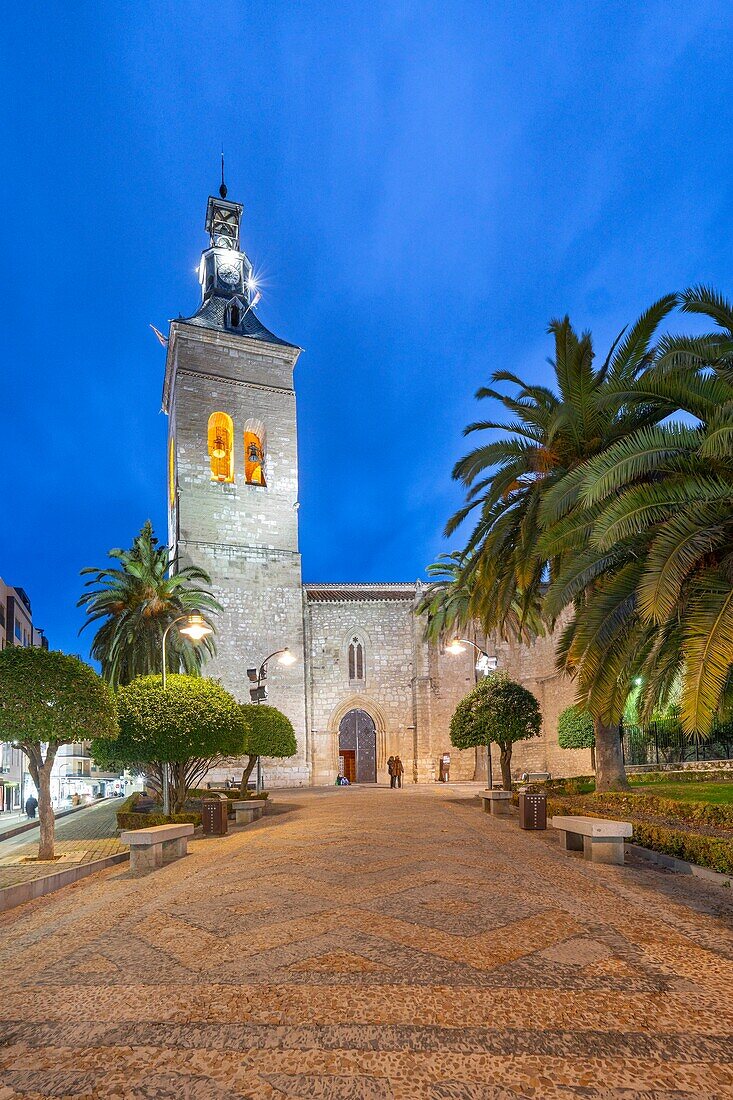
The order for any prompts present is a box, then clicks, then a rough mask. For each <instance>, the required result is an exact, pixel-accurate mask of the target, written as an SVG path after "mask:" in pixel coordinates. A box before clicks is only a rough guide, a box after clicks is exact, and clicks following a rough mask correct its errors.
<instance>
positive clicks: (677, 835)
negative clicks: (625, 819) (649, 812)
mask: <svg viewBox="0 0 733 1100" xmlns="http://www.w3.org/2000/svg"><path fill="white" fill-rule="evenodd" d="M634 841H635V842H636V843H637V844H640V845H641V846H642V847H643V848H651V850H652V851H653V852H664V854H665V855H668V856H675V857H676V858H677V859H684V860H686V861H687V862H688V863H697V864H698V866H700V867H710V868H712V870H713V871H720V872H722V874H724V875H730V874H733V840H728V839H727V838H726V837H722V836H704V835H702V834H701V833H686V832H684V831H683V830H681V829H667V828H665V827H664V826H662V825H650V824H649V823H648V822H646V821H635V822H634Z"/></svg>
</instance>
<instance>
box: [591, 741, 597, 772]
mask: <svg viewBox="0 0 733 1100" xmlns="http://www.w3.org/2000/svg"><path fill="white" fill-rule="evenodd" d="M590 766H591V768H592V769H593V774H594V775H595V773H596V747H595V745H591V747H590Z"/></svg>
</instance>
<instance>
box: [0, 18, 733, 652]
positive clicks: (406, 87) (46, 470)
mask: <svg viewBox="0 0 733 1100" xmlns="http://www.w3.org/2000/svg"><path fill="white" fill-rule="evenodd" d="M732 52H733V7H731V4H730V3H729V2H727V0H720V2H714V0H711V2H705V0H694V2H692V3H690V2H689V0H686V2H684V3H679V2H676V0H645V2H644V3H642V4H640V3H637V2H628V3H619V2H613V0H611V2H607V3H597V2H594V0H587V2H582V0H565V2H552V0H542V2H537V0H527V2H526V3H523V4H519V3H511V2H507V0H495V2H489V0H474V2H451V0H448V2H445V0H442V2H440V3H438V2H435V0H422V2H409V0H403V2H401V3H385V2H380V0H373V2H371V3H369V4H365V3H361V2H355V0H346V2H342V3H338V4H337V3H333V2H330V3H329V2H319V0H311V2H309V3H304V2H293V0H268V2H267V3H250V4H247V5H245V4H244V3H242V2H233V0H219V2H217V3H216V4H213V3H192V2H187V0H176V2H172V0H171V2H169V3H163V2H157V3H153V2H145V0H135V2H133V3H120V0H115V2H111V0H94V2H92V0H80V2H73V3H69V2H67V0H63V2H60V0H45V2H43V3H39V2H38V0H31V2H29V3H24V4H23V5H6V6H5V7H4V10H3V27H2V35H0V81H1V82H2V85H3V96H2V104H3V106H2V112H3V153H4V156H3V171H2V173H0V197H1V201H2V230H1V232H2V236H3V243H4V246H3V249H2V255H3V258H4V262H3V265H2V269H1V271H0V282H1V283H2V288H1V289H2V302H3V315H4V320H3V354H2V360H3V388H2V399H1V401H0V407H1V408H2V430H1V431H0V449H1V450H0V453H1V455H2V461H1V462H0V500H1V502H2V505H1V507H2V537H1V539H0V575H2V576H3V577H4V579H5V580H6V581H8V582H10V583H13V584H18V585H22V586H23V587H25V588H26V589H27V591H28V593H29V595H30V596H31V599H32V601H33V607H34V612H35V617H36V620H37V622H38V623H39V624H40V625H41V626H44V627H45V628H46V630H47V633H48V636H49V638H50V641H51V644H52V646H54V647H60V648H63V649H67V650H70V651H72V652H82V653H83V654H86V653H87V647H88V639H87V638H86V635H84V636H82V639H81V640H79V639H78V638H77V630H78V627H79V624H80V622H81V616H80V613H79V612H78V611H77V609H76V608H75V602H76V599H77V597H78V595H79V592H80V589H81V581H80V579H79V576H78V572H79V569H80V568H81V567H82V566H84V565H90V564H98V565H103V564H105V562H106V552H107V549H108V548H109V547H111V546H119V545H125V546H127V545H129V543H130V541H131V539H132V537H133V535H134V534H135V533H136V532H137V530H138V529H139V528H140V526H141V524H142V523H143V521H144V520H145V519H147V518H148V517H150V518H151V519H152V520H153V521H154V524H155V527H156V529H157V531H158V532H159V534H160V535H161V537H162V538H165V530H166V524H165V453H164V452H165V433H166V425H165V419H164V417H163V416H162V415H161V414H160V412H159V409H160V391H161V381H162V376H163V364H164V353H163V350H162V349H161V347H160V346H159V345H158V343H157V342H156V341H155V339H154V337H153V336H152V334H151V332H150V329H149V328H148V324H149V323H150V322H152V323H153V324H155V325H157V326H158V327H159V328H165V327H166V322H167V320H168V318H170V317H174V316H176V315H177V314H178V313H179V312H183V313H184V314H187V313H189V312H192V311H193V309H194V308H195V306H196V305H197V302H198V285H197V283H196V278H195V268H196V265H197V262H198V257H199V253H200V251H201V249H202V248H203V246H204V244H205V236H204V233H203V220H204V212H205V207H206V198H207V195H208V194H209V193H210V192H212V191H213V190H215V188H216V186H217V184H218V156H219V149H220V146H221V144H222V142H223V143H224V145H225V148H226V151H227V162H228V169H227V176H228V183H229V188H230V197H231V198H234V199H237V200H240V201H242V202H244V204H245V218H244V229H243V241H244V245H245V248H246V249H247V251H248V253H249V255H250V257H251V258H252V259H253V260H254V262H255V263H256V265H257V267H258V268H260V269H261V270H262V271H263V272H264V274H265V278H266V288H265V295H264V298H263V301H262V303H261V305H260V307H259V315H260V317H261V318H262V320H263V321H264V322H265V324H267V325H268V326H269V327H270V328H272V329H273V330H274V331H275V332H276V333H278V334H279V335H281V336H283V337H285V338H287V339H288V340H291V341H292V342H294V343H297V344H299V345H301V346H302V347H303V348H304V349H305V351H304V354H303V355H302V356H301V359H300V362H299V365H298V368H297V373H296V384H297V391H298V400H299V425H300V457H301V501H302V507H301V510H300V519H301V549H302V552H303V560H304V575H305V579H306V580H324V581H334V580H402V579H414V578H415V577H417V576H418V575H421V574H422V573H423V570H424V567H425V565H426V564H427V563H428V562H429V561H431V560H432V559H433V557H434V556H435V555H436V554H437V553H439V552H440V551H441V550H445V549H450V548H451V547H450V546H449V545H447V544H445V543H444V541H443V539H442V535H441V532H442V528H443V525H444V523H445V520H446V518H447V517H448V515H449V514H450V513H451V511H452V510H453V509H454V508H455V507H456V506H457V505H458V503H459V502H460V499H461V496H460V492H459V490H458V488H457V487H456V486H455V485H454V484H453V483H452V482H451V478H450V471H451V467H452V465H453V462H454V461H455V459H456V458H457V457H458V456H459V455H460V454H461V453H462V452H463V450H464V448H465V446H466V444H465V442H464V440H463V439H462V437H461V430H462V428H463V426H464V425H465V424H466V423H467V422H468V421H470V420H472V419H473V418H474V417H475V416H476V413H477V406H476V403H475V402H474V400H473V393H474V391H475V390H476V388H477V387H478V386H479V385H481V384H482V383H485V382H486V381H487V380H488V375H489V372H490V371H491V370H493V369H496V368H497V367H508V368H512V369H514V370H516V371H518V372H519V373H520V374H524V375H526V376H527V377H528V378H530V379H534V380H539V379H543V378H545V377H546V375H547V367H546V364H545V356H546V355H547V354H549V351H550V346H549V343H548V340H547V337H546V336H545V328H546V324H547V322H548V320H549V319H550V318H551V317H553V316H556V315H560V314H563V313H565V312H569V313H570V315H571V317H572V318H573V320H574V322H575V324H576V325H577V326H578V327H579V328H585V327H589V328H591V329H592V331H593V333H594V335H595V339H596V343H597V347H598V348H599V349H601V350H603V349H605V348H606V346H607V344H608V342H609V341H610V340H611V339H612V338H613V337H614V336H615V335H616V333H617V331H618V330H619V329H620V328H621V327H622V326H623V325H624V324H625V323H627V322H628V321H631V320H633V319H634V317H635V316H636V315H637V314H638V313H639V312H640V311H641V310H642V309H644V308H645V307H646V306H647V305H648V304H649V303H650V302H651V301H652V300H653V299H654V298H656V297H658V296H660V295H661V294H662V293H665V292H667V291H669V290H674V289H681V288H683V287H685V286H686V285H689V284H690V283H693V282H698V281H709V282H712V283H713V284H715V285H717V286H718V287H719V288H720V289H722V290H724V291H725V292H727V293H728V294H733V285H732V282H733V280H732V279H731V257H733V230H732V215H733V196H732V194H731V173H730V168H729V160H730V150H731V145H732V141H731V139H732V138H733V124H732V121H731V98H732V97H731V92H732V91H733V87H732V85H733V79H732V78H731V69H730V65H729V58H730V56H731V53H732ZM482 411H484V410H482ZM485 411H486V412H488V411H489V410H488V409H486V410H485ZM202 461H205V455H204V451H203V449H202Z"/></svg>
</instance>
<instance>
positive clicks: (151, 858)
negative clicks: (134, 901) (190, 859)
mask: <svg viewBox="0 0 733 1100" xmlns="http://www.w3.org/2000/svg"><path fill="white" fill-rule="evenodd" d="M192 835H193V825H191V824H189V823H185V824H182V825H152V826H151V827H150V828H149V829H128V830H127V831H126V832H124V833H121V834H120V841H121V843H122V844H129V845H130V871H131V872H132V874H133V875H147V874H148V873H149V872H150V871H156V870H157V869H158V868H159V867H162V866H163V864H164V863H170V862H172V860H174V859H180V857H181V856H185V855H186V853H187V851H188V837H190V836H192Z"/></svg>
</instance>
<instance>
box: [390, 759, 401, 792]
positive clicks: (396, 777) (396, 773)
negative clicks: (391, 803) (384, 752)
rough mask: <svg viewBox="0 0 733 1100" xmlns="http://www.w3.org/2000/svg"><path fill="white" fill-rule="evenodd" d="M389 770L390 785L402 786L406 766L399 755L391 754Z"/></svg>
mask: <svg viewBox="0 0 733 1100" xmlns="http://www.w3.org/2000/svg"><path fill="white" fill-rule="evenodd" d="M387 771H388V772H389V785H390V787H401V786H402V776H403V775H404V774H405V768H404V765H403V763H402V761H401V760H400V758H399V756H390V758H389V760H388V761H387Z"/></svg>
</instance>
